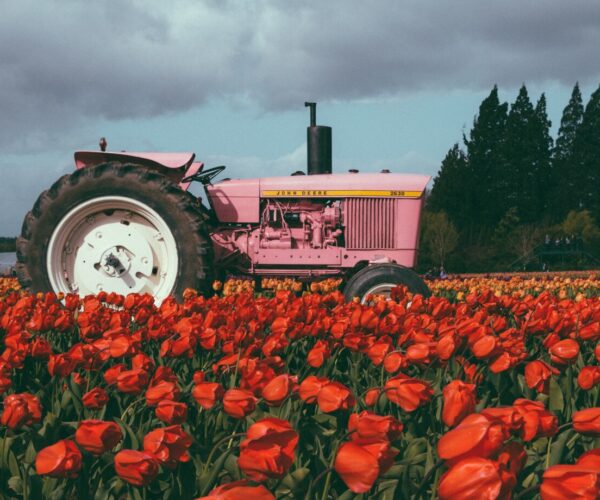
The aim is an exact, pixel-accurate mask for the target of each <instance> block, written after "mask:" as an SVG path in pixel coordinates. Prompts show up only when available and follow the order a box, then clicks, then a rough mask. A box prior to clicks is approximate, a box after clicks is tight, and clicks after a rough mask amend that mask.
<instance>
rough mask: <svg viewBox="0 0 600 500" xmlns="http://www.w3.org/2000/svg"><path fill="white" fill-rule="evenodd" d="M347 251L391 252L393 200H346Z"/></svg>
mask: <svg viewBox="0 0 600 500" xmlns="http://www.w3.org/2000/svg"><path fill="white" fill-rule="evenodd" d="M344 218H345V225H346V248H348V249H349V250H371V249H373V250H377V249H391V248H394V246H395V241H396V200H395V199H377V198H348V199H347V200H346V201H345V217H344Z"/></svg>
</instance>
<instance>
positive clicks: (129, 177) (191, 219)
mask: <svg viewBox="0 0 600 500" xmlns="http://www.w3.org/2000/svg"><path fill="white" fill-rule="evenodd" d="M205 222H206V216H205V215H204V213H203V212H201V211H200V205H199V202H198V201H197V200H196V199H195V198H194V197H193V196H192V195H191V194H189V193H186V192H184V191H182V190H181V189H180V188H179V187H178V186H176V185H175V184H173V183H172V182H171V181H170V180H168V179H167V178H166V177H165V176H163V175H162V174H160V173H158V172H156V171H153V170H150V169H148V168H145V167H142V166H140V165H135V164H120V163H105V164H102V165H97V166H94V167H89V168H83V169H81V170H78V171H76V172H75V173H73V174H71V175H65V176H63V177H62V178H61V179H59V180H58V181H57V182H56V183H54V185H53V186H52V187H51V188H50V189H49V190H47V191H44V192H43V193H42V194H41V195H40V196H39V198H38V200H37V201H36V203H35V205H34V206H33V208H32V210H31V211H30V212H29V213H28V214H27V215H26V216H25V220H24V222H23V228H22V232H21V236H20V237H19V238H18V241H17V274H18V277H19V279H20V281H21V284H22V285H23V286H24V287H30V288H31V289H32V291H34V292H38V291H49V290H53V291H55V292H64V293H77V294H79V295H81V296H84V295H87V294H95V293H98V292H100V291H106V292H115V293H119V294H122V295H126V294H128V293H149V294H151V295H153V296H154V297H155V300H156V301H157V302H161V301H162V300H163V299H164V298H166V297H167V296H168V295H175V296H177V297H181V295H182V294H183V291H184V290H185V289H186V288H194V289H196V290H199V291H201V292H203V291H206V290H207V289H208V287H209V285H210V272H209V269H210V266H211V264H212V262H211V260H212V246H211V243H210V239H209V237H208V234H207V230H206V225H205Z"/></svg>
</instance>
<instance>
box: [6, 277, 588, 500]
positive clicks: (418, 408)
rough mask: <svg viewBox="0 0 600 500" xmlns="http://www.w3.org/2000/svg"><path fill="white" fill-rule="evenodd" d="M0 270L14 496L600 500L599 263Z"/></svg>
mask: <svg viewBox="0 0 600 500" xmlns="http://www.w3.org/2000/svg"><path fill="white" fill-rule="evenodd" d="M429 285H430V288H431V290H432V292H433V295H432V296H431V297H430V298H427V299H425V298H423V297H422V296H420V295H414V296H413V295H412V294H410V293H408V292H407V291H406V289H405V288H402V287H398V288H396V289H394V290H393V293H392V297H391V300H385V299H384V298H382V297H373V298H372V300H370V301H368V302H367V303H366V304H360V303H359V302H357V301H354V302H345V301H344V297H343V295H342V294H341V293H340V292H339V291H338V290H337V287H338V286H339V282H336V281H334V280H329V281H325V282H322V283H320V284H313V285H312V286H311V287H309V289H305V288H306V287H303V286H302V285H301V284H300V285H299V284H297V283H295V282H293V281H292V280H289V282H285V280H283V281H277V280H275V281H268V280H267V281H265V282H264V283H262V286H260V287H259V288H256V289H255V287H254V284H253V283H249V282H241V281H240V282H235V281H234V282H229V283H225V284H221V283H215V286H214V289H215V295H214V296H213V297H202V296H199V295H198V294H197V293H196V292H194V291H192V290H188V291H187V292H186V293H185V296H184V300H183V301H182V302H177V301H175V300H174V299H170V298H169V299H167V300H165V301H164V302H163V303H162V304H161V305H160V306H159V307H157V306H156V305H155V304H154V303H153V301H152V298H151V297H149V296H142V295H135V294H132V295H128V296H126V297H122V296H118V295H115V294H106V293H103V292H101V293H100V294H98V295H96V296H87V297H82V298H80V297H77V296H75V295H67V296H62V295H61V296H56V295H54V294H50V293H48V294H38V295H32V294H28V293H26V292H24V291H22V290H20V289H19V287H18V285H17V283H16V281H15V280H11V279H4V280H0V337H1V339H2V343H1V346H0V349H1V354H0V390H1V392H2V393H3V394H2V397H1V399H2V405H1V408H0V497H2V498H7V499H8V498H26V499H42V498H44V499H46V498H47V499H56V500H59V499H71V498H73V499H75V498H79V499H98V500H104V499H106V500H108V499H114V500H117V499H135V500H141V499H144V500H145V499H165V500H167V499H171V498H176V499H193V498H204V499H212V500H242V499H259V500H263V499H264V500H267V499H274V498H277V499H303V498H307V499H320V500H327V499H340V500H341V499H344V500H349V499H361V500H362V499H371V498H372V499H381V500H384V499H385V500H388V499H389V500H392V499H419V498H422V499H434V498H441V499H457V500H461V499H465V500H466V499H469V500H471V499H490V500H491V499H509V498H514V499H517V498H521V499H533V498H541V499H543V500H558V499H590V500H591V499H597V498H599V495H600V493H599V492H600V402H599V399H600V398H599V396H600V293H599V292H600V280H599V279H597V278H595V277H594V276H588V277H580V278H569V277H565V276H555V277H550V278H547V279H537V278H536V279H534V278H531V279H519V278H513V279H506V280H503V279H499V278H473V277H470V278H468V279H464V280H459V279H457V280H443V281H435V282H431V283H429Z"/></svg>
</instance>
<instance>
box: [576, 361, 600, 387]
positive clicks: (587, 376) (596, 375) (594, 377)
mask: <svg viewBox="0 0 600 500" xmlns="http://www.w3.org/2000/svg"><path fill="white" fill-rule="evenodd" d="M599 383H600V367H598V366H584V367H583V368H582V369H581V371H580V372H579V375H577V384H578V385H579V387H581V388H582V389H583V390H584V391H589V390H590V389H592V388H593V387H595V386H596V385H597V384H599Z"/></svg>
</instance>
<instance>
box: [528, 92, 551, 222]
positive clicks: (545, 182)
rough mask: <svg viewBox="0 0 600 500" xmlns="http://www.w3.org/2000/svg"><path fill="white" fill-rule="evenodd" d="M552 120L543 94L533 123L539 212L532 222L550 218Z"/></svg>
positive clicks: (536, 206)
mask: <svg viewBox="0 0 600 500" xmlns="http://www.w3.org/2000/svg"><path fill="white" fill-rule="evenodd" d="M551 126H552V122H551V121H550V120H549V119H548V114H547V112H546V96H545V95H544V94H542V95H541V96H540V98H539V100H538V102H537V104H536V106H535V120H534V123H533V138H532V139H533V140H534V141H535V146H536V155H535V158H534V164H533V175H534V177H533V180H534V184H533V192H532V196H533V200H532V204H533V206H534V210H535V212H536V213H537V214H539V216H538V218H537V219H532V222H539V221H540V220H541V219H542V218H548V217H549V216H550V213H549V204H550V199H549V196H548V194H549V189H550V182H551V169H552V167H551V157H552V145H553V141H552V137H551V136H550V127H551Z"/></svg>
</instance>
